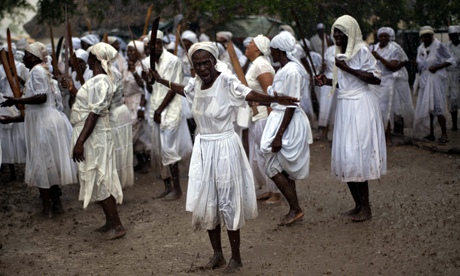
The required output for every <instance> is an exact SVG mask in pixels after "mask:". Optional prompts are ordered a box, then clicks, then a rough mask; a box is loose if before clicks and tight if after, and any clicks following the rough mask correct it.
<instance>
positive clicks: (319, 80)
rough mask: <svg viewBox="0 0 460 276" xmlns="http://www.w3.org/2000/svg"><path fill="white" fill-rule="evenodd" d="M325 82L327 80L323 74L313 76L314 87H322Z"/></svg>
mask: <svg viewBox="0 0 460 276" xmlns="http://www.w3.org/2000/svg"><path fill="white" fill-rule="evenodd" d="M326 81H327V78H326V75H324V74H319V75H317V76H315V85H316V86H320V87H321V86H323V85H325V84H326Z"/></svg>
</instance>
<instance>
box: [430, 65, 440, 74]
mask: <svg viewBox="0 0 460 276" xmlns="http://www.w3.org/2000/svg"><path fill="white" fill-rule="evenodd" d="M428 70H429V71H430V72H431V73H433V74H434V73H436V71H438V70H439V68H438V67H437V66H430V68H428Z"/></svg>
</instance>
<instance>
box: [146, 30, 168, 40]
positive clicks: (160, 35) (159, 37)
mask: <svg viewBox="0 0 460 276" xmlns="http://www.w3.org/2000/svg"><path fill="white" fill-rule="evenodd" d="M164 36H165V35H164V33H163V32H162V31H160V30H157V39H159V40H163V37H164ZM147 37H148V38H149V41H150V40H152V31H150V32H149V34H148V35H147Z"/></svg>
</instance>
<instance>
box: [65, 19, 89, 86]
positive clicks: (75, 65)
mask: <svg viewBox="0 0 460 276" xmlns="http://www.w3.org/2000/svg"><path fill="white" fill-rule="evenodd" d="M67 38H68V39H69V54H70V62H71V63H72V67H73V69H74V70H75V72H76V73H77V80H78V81H79V82H80V85H81V86H83V84H85V79H84V78H83V73H82V72H81V68H80V63H79V62H78V61H77V57H76V56H75V53H74V52H73V44H72V29H71V27H70V23H69V22H67Z"/></svg>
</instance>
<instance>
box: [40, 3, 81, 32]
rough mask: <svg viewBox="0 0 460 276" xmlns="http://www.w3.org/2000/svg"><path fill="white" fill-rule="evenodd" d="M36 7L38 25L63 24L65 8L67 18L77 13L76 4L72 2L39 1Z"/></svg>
mask: <svg viewBox="0 0 460 276" xmlns="http://www.w3.org/2000/svg"><path fill="white" fill-rule="evenodd" d="M37 6H38V12H37V15H38V23H45V24H46V25H51V26H52V25H59V24H61V23H63V22H65V9H66V7H67V16H68V18H71V17H72V15H74V14H75V13H76V11H77V4H75V2H74V1H72V0H39V1H38V3H37Z"/></svg>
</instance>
